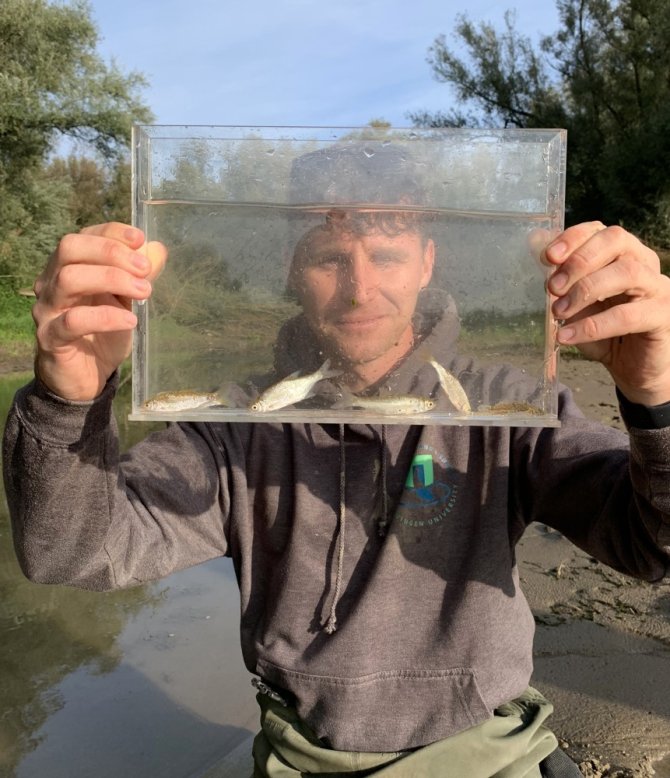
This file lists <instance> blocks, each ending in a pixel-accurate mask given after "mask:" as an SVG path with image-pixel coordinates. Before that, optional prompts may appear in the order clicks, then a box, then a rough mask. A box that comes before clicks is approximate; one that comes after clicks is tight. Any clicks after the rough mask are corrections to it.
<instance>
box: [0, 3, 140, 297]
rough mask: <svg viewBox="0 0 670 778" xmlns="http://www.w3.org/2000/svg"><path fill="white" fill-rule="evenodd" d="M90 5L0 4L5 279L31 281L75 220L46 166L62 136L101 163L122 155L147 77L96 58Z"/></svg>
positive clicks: (0, 235) (0, 219)
mask: <svg viewBox="0 0 670 778" xmlns="http://www.w3.org/2000/svg"><path fill="white" fill-rule="evenodd" d="M97 41H98V33H97V30H96V28H95V25H94V24H93V22H92V20H91V18H90V11H89V8H88V5H87V4H86V3H84V2H81V1H80V0H75V1H74V2H72V3H71V4H66V3H51V2H47V0H2V2H1V3H0V274H1V275H4V276H12V277H14V278H15V281H16V284H17V285H24V284H26V283H28V282H29V281H30V280H31V279H32V278H33V277H34V275H35V273H36V272H37V270H38V269H39V268H40V267H41V266H42V265H43V264H44V262H45V259H46V256H47V255H48V252H49V251H50V250H52V249H53V248H54V246H55V244H56V242H57V239H58V237H59V236H60V235H62V234H63V233H64V232H66V231H67V230H68V229H71V228H73V227H74V226H76V224H77V221H78V220H77V218H73V215H72V210H71V207H70V206H71V203H70V192H69V185H68V182H67V181H66V180H65V179H64V178H61V177H56V176H54V175H53V174H52V173H50V172H48V171H45V170H44V164H45V162H46V160H47V159H48V157H49V155H50V154H51V153H52V152H53V150H54V149H55V148H56V146H57V144H58V143H59V142H60V140H61V139H62V138H64V137H68V138H71V139H73V140H75V141H78V142H80V143H82V144H84V145H85V146H86V147H88V148H89V149H91V150H92V151H93V152H94V153H96V154H98V155H99V156H100V158H101V159H103V160H108V161H110V163H111V164H113V163H114V161H116V160H118V159H119V158H121V157H122V155H123V153H124V152H125V150H126V149H127V147H128V144H129V140H130V129H131V126H132V123H133V121H149V120H150V119H151V115H150V113H149V111H148V109H147V108H146V107H145V106H144V105H143V104H142V103H141V102H140V100H139V99H138V97H137V92H138V90H139V89H140V88H141V87H143V86H144V83H145V82H144V79H143V78H142V77H141V76H140V75H139V74H137V73H130V74H128V75H124V74H122V73H121V72H120V71H119V70H118V68H117V67H116V66H115V65H113V64H112V65H106V64H105V63H104V62H103V61H102V60H101V59H100V57H99V56H98V54H97V53H96V50H95V49H96V45H97Z"/></svg>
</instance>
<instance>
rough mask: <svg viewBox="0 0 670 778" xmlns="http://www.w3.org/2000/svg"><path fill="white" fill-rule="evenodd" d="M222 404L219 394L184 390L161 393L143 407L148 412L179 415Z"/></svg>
mask: <svg viewBox="0 0 670 778" xmlns="http://www.w3.org/2000/svg"><path fill="white" fill-rule="evenodd" d="M221 404H222V399H221V398H220V397H219V395H218V394H217V392H194V391H191V390H189V389H182V390H181V391H178V392H160V393H159V394H157V395H155V396H154V397H152V398H151V399H150V400H147V401H146V402H145V403H144V404H143V405H142V407H143V408H144V409H145V410H147V411H159V412H161V413H162V412H165V413H177V412H178V411H191V410H193V409H194V408H209V407H211V406H213V405H221Z"/></svg>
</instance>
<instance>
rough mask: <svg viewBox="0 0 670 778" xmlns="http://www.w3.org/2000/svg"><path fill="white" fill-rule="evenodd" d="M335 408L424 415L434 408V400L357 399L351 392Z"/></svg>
mask: <svg viewBox="0 0 670 778" xmlns="http://www.w3.org/2000/svg"><path fill="white" fill-rule="evenodd" d="M337 407H347V408H362V409H363V410H366V411H372V412H373V413H383V414H385V415H389V416H407V415H409V414H412V413H425V412H426V411H431V410H432V409H433V408H434V407H435V400H432V399H431V398H430V397H414V396H413V395H396V396H395V397H394V396H392V395H389V396H388V397H359V396H357V395H355V394H352V393H351V392H345V393H344V395H343V397H342V400H340V401H339V402H338V403H337Z"/></svg>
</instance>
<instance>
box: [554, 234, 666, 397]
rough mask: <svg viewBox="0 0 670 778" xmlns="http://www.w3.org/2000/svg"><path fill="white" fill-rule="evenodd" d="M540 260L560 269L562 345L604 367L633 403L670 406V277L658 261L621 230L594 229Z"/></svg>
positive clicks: (563, 241)
mask: <svg viewBox="0 0 670 778" xmlns="http://www.w3.org/2000/svg"><path fill="white" fill-rule="evenodd" d="M543 258H544V260H545V261H546V262H547V264H549V265H553V266H556V269H555V270H554V272H553V273H552V275H551V277H550V278H549V281H548V289H549V292H550V293H551V294H552V295H553V296H555V297H556V299H555V300H554V301H553V304H552V311H553V314H554V316H555V317H556V318H557V319H559V320H560V321H561V322H562V324H561V326H560V328H559V330H558V336H557V337H558V342H559V343H561V344H564V345H575V346H578V347H579V349H580V351H582V353H583V354H584V355H585V356H587V357H588V358H589V359H595V360H597V361H599V362H602V364H603V365H604V366H605V367H606V368H607V369H608V370H609V372H610V373H611V375H612V377H613V378H614V381H615V382H616V384H617V386H618V387H619V389H620V390H621V392H623V394H624V395H625V396H626V398H627V399H628V400H630V401H631V402H634V403H640V404H642V405H647V406H652V405H659V404H661V403H665V402H668V401H670V278H668V277H667V276H665V275H663V274H662V273H661V268H660V261H659V258H658V255H657V254H656V253H655V252H654V251H652V250H651V249H650V248H648V247H647V246H645V245H644V244H643V243H641V242H640V241H639V240H638V239H637V238H635V237H634V236H633V235H631V234H630V233H629V232H626V231H625V230H624V229H622V228H621V227H605V226H604V225H603V224H601V223H600V222H591V223H586V224H578V225H576V226H574V227H570V228H568V229H567V230H565V231H564V232H562V233H561V234H560V235H559V236H558V237H557V238H555V239H554V240H553V241H552V242H551V243H550V244H549V245H548V246H547V247H546V249H545V251H544V257H543Z"/></svg>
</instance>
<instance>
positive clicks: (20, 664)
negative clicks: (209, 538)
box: [0, 375, 258, 778]
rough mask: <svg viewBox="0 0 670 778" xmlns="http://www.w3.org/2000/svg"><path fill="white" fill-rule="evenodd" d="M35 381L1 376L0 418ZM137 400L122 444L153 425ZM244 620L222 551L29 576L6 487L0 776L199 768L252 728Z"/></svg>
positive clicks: (65, 776) (177, 772) (169, 772)
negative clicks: (116, 588)
mask: <svg viewBox="0 0 670 778" xmlns="http://www.w3.org/2000/svg"><path fill="white" fill-rule="evenodd" d="M29 378H30V376H29V375H22V376H10V377H5V378H1V379H0V424H2V425H4V422H5V419H6V416H7V411H8V409H9V405H10V403H11V398H12V397H13V395H14V392H15V391H16V389H17V388H19V387H20V386H21V385H23V384H24V383H26V382H27V380H29ZM129 400H130V398H129V393H128V392H127V391H125V392H124V391H122V392H121V395H120V398H119V399H118V400H117V405H116V408H115V411H116V414H117V418H118V419H119V423H120V431H121V435H122V443H123V445H124V446H127V445H129V444H131V443H132V442H134V441H136V440H138V439H140V438H141V437H142V436H143V435H144V434H146V432H147V431H148V430H149V429H150V426H149V425H148V424H146V423H140V422H128V421H127V420H126V415H127V413H128V408H129ZM154 426H155V425H154ZM1 488H2V487H1V485H0V489H1ZM238 622H239V597H238V592H237V586H236V583H235V578H234V574H233V569H232V564H231V563H230V560H227V559H219V560H214V561H213V562H209V563H207V564H203V565H200V566H198V567H194V568H191V569H189V570H185V571H182V572H180V573H177V574H175V575H173V576H170V577H169V578H166V579H164V580H162V581H160V582H157V583H154V584H150V585H144V586H140V587H136V588H133V589H128V590H125V591H120V592H112V593H102V594H101V593H95V592H86V591H79V590H75V589H69V588H66V587H57V586H45V585H39V584H33V583H31V582H29V581H28V580H26V579H25V578H24V576H23V575H22V573H21V571H20V569H19V567H18V564H17V562H16V559H15V556H14V552H13V549H12V542H11V529H10V526H9V518H8V514H7V502H6V498H5V494H4V491H2V494H1V499H0V630H1V631H2V641H1V642H0V776H3V778H4V776H7V778H10V777H11V778H14V777H15V778H44V776H47V775H48V776H49V778H80V777H83V776H96V778H106V776H110V778H111V776H115V777H116V776H118V775H120V774H123V775H125V776H128V777H129V778H134V777H135V776H137V777H138V778H139V777H140V776H141V777H145V776H158V775H160V776H164V777H165V778H172V776H175V777H176V776H179V777H180V778H181V777H182V776H197V775H200V774H202V773H203V772H204V771H205V770H206V768H207V767H208V766H209V765H211V764H213V763H215V762H217V761H218V760H219V759H220V758H221V757H222V756H224V755H225V754H226V753H228V752H230V751H231V750H233V749H235V747H236V746H238V745H239V744H240V743H242V742H243V741H245V740H248V738H249V737H250V736H251V734H252V733H253V732H254V731H255V730H256V728H257V722H258V713H257V707H256V703H255V699H254V690H253V688H252V687H251V685H250V676H249V674H248V673H247V672H246V670H245V668H244V665H243V663H242V657H241V652H240V648H239V628H238Z"/></svg>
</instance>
